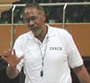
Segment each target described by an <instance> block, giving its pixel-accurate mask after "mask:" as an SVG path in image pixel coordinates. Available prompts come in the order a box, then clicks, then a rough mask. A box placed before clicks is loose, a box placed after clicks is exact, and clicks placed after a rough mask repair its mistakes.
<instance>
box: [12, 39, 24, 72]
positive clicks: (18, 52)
mask: <svg viewBox="0 0 90 83" xmlns="http://www.w3.org/2000/svg"><path fill="white" fill-rule="evenodd" d="M21 43H22V42H21V40H20V39H17V40H16V41H15V44H14V47H13V49H14V50H15V53H16V56H17V57H21V56H24V53H23V50H22V45H21ZM23 62H24V58H22V60H21V61H20V62H19V63H18V64H17V66H16V68H17V69H18V71H19V72H20V71H21V69H22V67H23Z"/></svg>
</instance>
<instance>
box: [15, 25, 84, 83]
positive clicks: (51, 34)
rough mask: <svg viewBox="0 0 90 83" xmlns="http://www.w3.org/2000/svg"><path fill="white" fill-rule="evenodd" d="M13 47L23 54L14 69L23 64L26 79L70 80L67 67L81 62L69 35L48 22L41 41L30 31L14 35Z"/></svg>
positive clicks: (42, 82) (30, 82)
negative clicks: (15, 37) (45, 32)
mask: <svg viewBox="0 0 90 83" xmlns="http://www.w3.org/2000/svg"><path fill="white" fill-rule="evenodd" d="M14 49H15V52H16V55H17V56H18V57H20V56H22V55H24V58H23V59H22V60H21V62H20V63H19V64H18V65H17V69H18V70H19V71H21V68H22V67H24V74H25V75H26V78H25V83H72V79H71V74H70V67H71V68H74V67H78V66H80V65H82V64H83V60H82V58H81V56H80V53H79V51H78V49H77V47H76V46H75V43H74V41H73V39H72V36H71V35H70V34H69V33H68V32H67V31H66V30H64V29H60V28H55V27H51V26H48V32H47V34H46V36H45V38H44V40H43V42H42V43H41V42H40V41H39V40H38V39H36V38H35V37H34V35H33V34H32V32H31V31H30V32H27V33H25V34H23V35H21V36H19V37H18V38H17V40H16V41H15V45H14ZM43 58H44V59H43ZM42 62H43V64H44V66H42ZM41 70H43V76H41V75H40V72H41Z"/></svg>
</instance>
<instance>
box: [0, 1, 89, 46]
mask: <svg viewBox="0 0 90 83" xmlns="http://www.w3.org/2000/svg"><path fill="white" fill-rule="evenodd" d="M39 5H41V6H61V5H62V6H63V25H62V27H63V28H64V27H65V19H66V18H65V11H66V7H67V6H68V5H90V2H78V3H75V2H74V3H40V4H39ZM7 6H11V7H12V22H11V47H13V44H14V32H15V31H14V10H15V7H17V6H18V7H23V6H25V4H0V7H7Z"/></svg>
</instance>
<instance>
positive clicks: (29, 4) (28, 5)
mask: <svg viewBox="0 0 90 83" xmlns="http://www.w3.org/2000/svg"><path fill="white" fill-rule="evenodd" d="M29 7H35V8H37V9H38V10H39V11H40V12H44V13H45V11H44V8H43V7H42V6H40V5H39V4H38V3H26V5H25V7H24V8H23V11H22V14H24V11H25V9H26V8H29Z"/></svg>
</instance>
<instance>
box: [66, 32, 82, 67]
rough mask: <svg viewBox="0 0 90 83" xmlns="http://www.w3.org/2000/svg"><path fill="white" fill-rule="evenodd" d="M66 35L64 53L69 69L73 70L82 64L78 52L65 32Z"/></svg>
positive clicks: (69, 35) (68, 34)
mask: <svg viewBox="0 0 90 83" xmlns="http://www.w3.org/2000/svg"><path fill="white" fill-rule="evenodd" d="M65 33H66V35H65V36H66V37H65V38H66V39H65V40H66V41H65V42H66V52H67V56H68V63H69V65H70V67H71V68H75V67H78V66H80V65H82V64H83V59H82V57H81V55H80V52H79V50H78V48H77V46H76V44H75V42H74V40H73V38H72V36H71V34H70V33H68V32H67V31H66V32H65Z"/></svg>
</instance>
